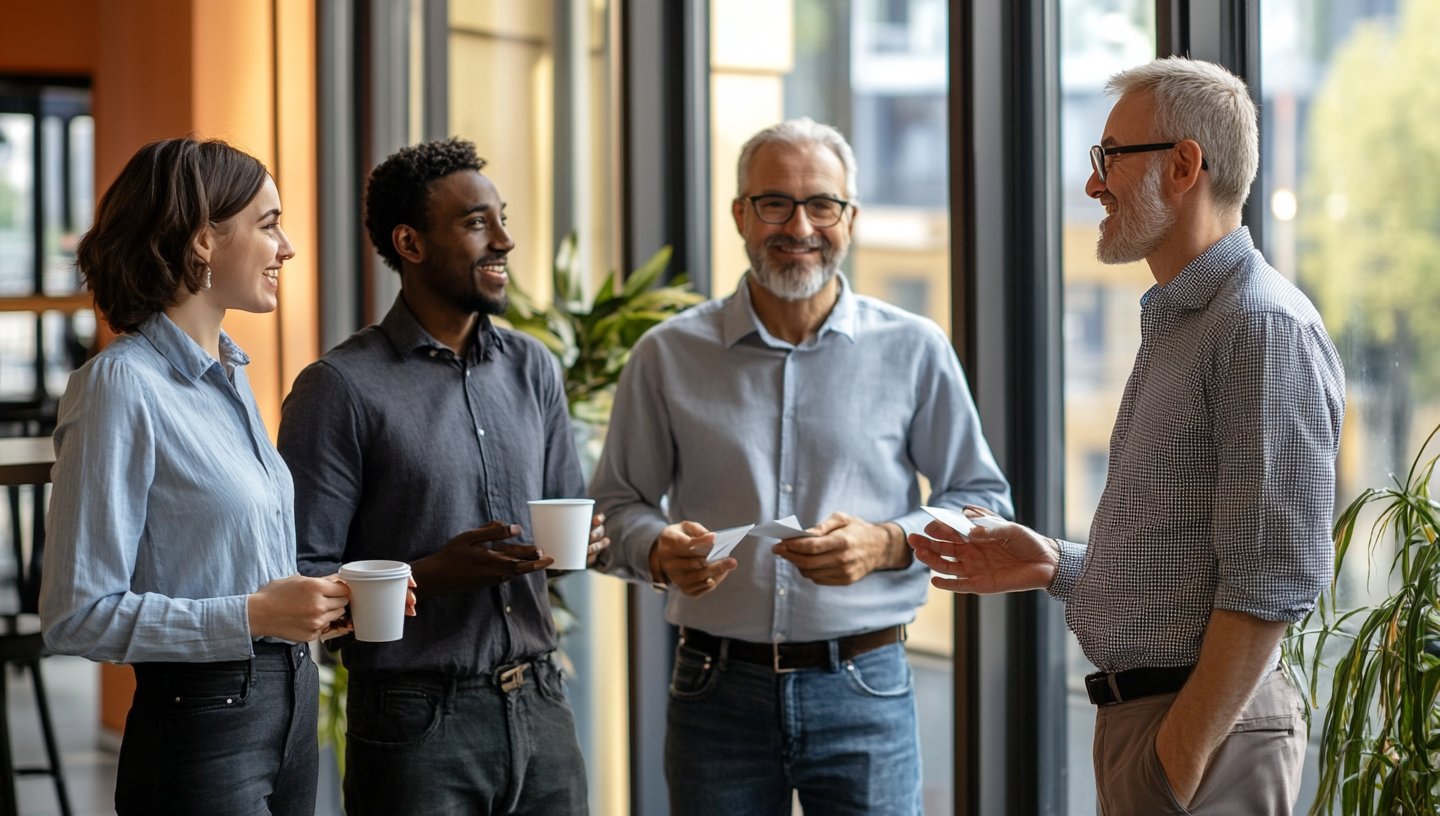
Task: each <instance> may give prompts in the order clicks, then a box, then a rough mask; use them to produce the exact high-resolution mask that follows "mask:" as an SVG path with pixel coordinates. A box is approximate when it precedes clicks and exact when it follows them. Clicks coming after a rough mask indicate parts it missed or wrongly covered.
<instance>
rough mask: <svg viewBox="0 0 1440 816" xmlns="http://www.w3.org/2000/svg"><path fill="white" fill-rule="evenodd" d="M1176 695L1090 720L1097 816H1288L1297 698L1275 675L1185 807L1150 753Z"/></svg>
mask: <svg viewBox="0 0 1440 816" xmlns="http://www.w3.org/2000/svg"><path fill="white" fill-rule="evenodd" d="M1173 702H1175V695H1174V694H1158V695H1156V696H1154V697H1144V698H1141V699H1139V700H1135V701H1134V702H1129V703H1116V704H1114V705H1107V706H1100V708H1099V711H1098V713H1097V714H1096V716H1095V787H1096V792H1097V794H1098V795H1099V798H1100V813H1101V814H1103V816H1174V815H1176V814H1180V815H1182V816H1183V814H1195V816H1219V814H1226V815H1227V816H1229V814H1244V815H1245V816H1290V814H1291V811H1292V809H1293V808H1294V806H1295V799H1296V797H1298V796H1299V793H1300V770H1301V765H1302V763H1303V761H1304V759H1305V739H1306V734H1305V721H1304V719H1302V716H1301V713H1300V711H1301V709H1300V706H1301V704H1302V703H1301V697H1300V695H1299V693H1297V692H1296V691H1295V689H1294V687H1293V686H1291V684H1290V680H1289V678H1287V677H1286V676H1285V673H1284V672H1281V671H1274V672H1271V673H1270V675H1269V676H1268V677H1266V678H1265V679H1264V681H1262V682H1261V684H1260V688H1259V689H1257V690H1256V692H1255V696H1254V697H1252V698H1251V699H1250V702H1248V703H1246V704H1245V708H1244V709H1242V710H1241V712H1240V717H1239V719H1238V720H1237V721H1236V723H1235V726H1234V727H1233V728H1231V729H1230V734H1229V735H1228V736H1227V737H1226V738H1225V741H1224V742H1222V743H1221V744H1220V748H1219V749H1218V750H1217V751H1216V752H1215V756H1214V757H1213V758H1212V759H1211V760H1210V766H1209V767H1208V768H1207V769H1206V770H1205V776H1204V778H1203V779H1202V780H1201V781H1200V789H1199V790H1198V791H1196V793H1195V798H1194V800H1193V801H1191V802H1190V807H1189V808H1183V807H1181V806H1180V803H1179V802H1177V801H1176V800H1175V794H1174V793H1173V792H1172V791H1171V790H1170V782H1169V780H1167V779H1166V777H1165V771H1164V770H1163V769H1162V768H1161V767H1160V759H1159V757H1158V756H1156V754H1155V734H1156V733H1157V732H1158V731H1159V730H1160V722H1161V720H1163V719H1164V718H1165V713H1166V712H1167V711H1169V710H1170V705H1171V704H1172V703H1173Z"/></svg>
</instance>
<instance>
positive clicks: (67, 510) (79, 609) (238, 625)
mask: <svg viewBox="0 0 1440 816" xmlns="http://www.w3.org/2000/svg"><path fill="white" fill-rule="evenodd" d="M220 352H221V357H222V358H224V359H225V361H226V362H227V363H228V365H222V364H221V363H220V362H217V361H216V360H214V359H212V358H211V357H210V356H209V355H208V354H206V353H205V351H204V350H203V349H201V348H200V346H199V345H198V344H196V343H195V341H193V340H191V339H190V337H189V336H188V335H186V334H185V333H184V332H182V331H181V330H180V329H179V328H178V327H177V326H176V325H175V324H174V323H173V322H171V321H170V319H169V318H168V317H166V316H165V315H164V314H156V315H153V316H152V317H150V318H149V319H148V320H146V321H145V323H143V324H142V325H141V326H140V330H139V331H138V332H137V333H134V334H127V335H123V336H121V337H117V338H116V339H115V340H114V341H112V342H111V343H110V345H109V346H107V347H106V348H105V350H104V351H102V352H100V354H98V355H96V356H95V358H94V359H92V360H91V361H90V362H88V363H86V364H85V365H83V366H81V367H80V369H79V370H78V371H76V372H75V373H74V374H73V375H71V377H70V384H69V386H68V387H67V388H66V389H65V396H64V397H63V398H61V400H60V416H59V424H58V426H57V427H56V429H55V456H56V460H55V468H54V470H53V471H52V477H53V479H54V488H53V491H52V493H51V499H50V535H49V538H48V540H47V542H46V550H45V562H44V575H45V579H44V581H43V585H42V590H41V594H40V621H41V624H42V627H43V630H44V633H45V644H46V646H48V647H49V648H50V650H51V651H53V652H57V653H60V654H76V655H84V656H85V657H88V658H90V659H92V660H108V661H112V662H115V663H138V662H145V661H180V662H212V661H220V660H243V659H245V658H248V657H250V655H251V637H250V625H249V617H248V615H247V612H246V600H245V596H246V595H248V594H250V593H252V592H254V591H256V590H257V589H259V588H260V587H262V586H264V585H265V584H267V583H269V582H270V581H272V580H274V579H276V578H283V577H285V576H287V575H292V574H294V573H295V515H294V487H293V485H292V483H291V481H290V471H289V470H287V469H286V467H285V462H284V460H282V459H281V458H280V455H279V454H278V453H276V452H275V447H274V446H273V445H271V444H270V438H269V436H268V435H266V433H265V425H264V423H263V422H262V421H261V419H260V414H259V411H258V410H257V409H256V406H255V396H254V394H253V393H251V391H250V385H249V383H248V382H247V381H246V378H245V369H244V368H243V367H244V366H245V365H246V364H248V363H249V362H250V360H249V358H248V357H246V356H245V353H244V352H242V351H241V350H240V348H239V346H236V345H235V344H234V343H233V342H232V341H231V340H230V338H229V337H227V336H226V335H225V334H223V333H222V334H221V335H220ZM227 369H228V376H227Z"/></svg>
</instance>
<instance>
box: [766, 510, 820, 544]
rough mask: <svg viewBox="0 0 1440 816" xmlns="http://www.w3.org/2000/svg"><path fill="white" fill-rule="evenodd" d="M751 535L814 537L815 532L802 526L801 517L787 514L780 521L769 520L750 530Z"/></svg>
mask: <svg viewBox="0 0 1440 816" xmlns="http://www.w3.org/2000/svg"><path fill="white" fill-rule="evenodd" d="M750 535H753V536H761V537H763V538H778V539H781V540H782V541H783V540H784V539H787V538H814V537H815V534H814V533H812V532H810V531H809V530H806V529H805V528H804V527H801V526H800V519H798V518H796V517H795V516H786V517H785V518H783V519H780V520H779V521H769V522H766V523H764V524H761V525H759V526H757V527H756V528H755V529H753V530H751V531H750Z"/></svg>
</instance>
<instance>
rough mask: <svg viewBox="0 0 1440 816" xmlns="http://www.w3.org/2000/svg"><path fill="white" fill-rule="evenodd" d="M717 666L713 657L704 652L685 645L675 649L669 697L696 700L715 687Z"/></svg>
mask: <svg viewBox="0 0 1440 816" xmlns="http://www.w3.org/2000/svg"><path fill="white" fill-rule="evenodd" d="M718 673H719V668H718V667H717V666H716V665H715V659H714V658H712V657H710V655H707V654H705V653H704V652H699V651H696V650H694V649H690V648H687V647H685V646H679V647H677V648H676V649H675V671H674V672H673V673H672V674H671V675H670V697H671V699H675V700H696V699H699V698H701V697H704V696H705V695H706V694H708V693H709V692H710V691H711V689H713V688H714V687H715V677H716V675H717V674H718Z"/></svg>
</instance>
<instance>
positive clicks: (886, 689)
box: [842, 644, 915, 697]
mask: <svg viewBox="0 0 1440 816" xmlns="http://www.w3.org/2000/svg"><path fill="white" fill-rule="evenodd" d="M842 670H843V671H844V672H845V677H846V679H847V681H848V682H849V684H850V686H851V688H853V689H854V690H855V691H858V692H859V693H861V694H863V695H865V696H866V697H904V696H905V695H907V694H910V693H911V692H912V691H913V690H914V688H915V675H914V673H912V672H911V671H910V663H909V661H907V660H906V659H905V653H904V651H903V647H901V646H899V645H898V644H896V645H894V646H882V647H881V648H879V649H875V650H874V651H870V652H866V653H865V654H862V655H857V656H856V657H855V658H854V659H852V660H847V661H845V664H844V666H843V667H842Z"/></svg>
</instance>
